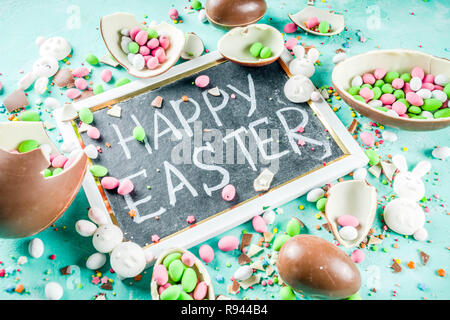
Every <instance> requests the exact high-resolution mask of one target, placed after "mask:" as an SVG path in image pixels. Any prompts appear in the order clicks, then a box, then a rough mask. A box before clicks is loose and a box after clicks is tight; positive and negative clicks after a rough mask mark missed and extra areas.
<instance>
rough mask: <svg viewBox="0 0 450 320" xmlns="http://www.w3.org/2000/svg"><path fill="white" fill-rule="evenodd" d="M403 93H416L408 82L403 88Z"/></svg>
mask: <svg viewBox="0 0 450 320" xmlns="http://www.w3.org/2000/svg"><path fill="white" fill-rule="evenodd" d="M403 92H404V93H405V94H407V93H408V92H414V91H412V90H411V86H410V85H409V83H408V82H406V83H405V84H404V86H403Z"/></svg>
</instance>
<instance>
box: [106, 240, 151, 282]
mask: <svg viewBox="0 0 450 320" xmlns="http://www.w3.org/2000/svg"><path fill="white" fill-rule="evenodd" d="M110 264H111V268H113V270H114V271H115V272H116V273H117V275H119V276H121V277H123V278H132V277H135V276H137V275H138V274H140V273H141V272H142V271H143V270H144V269H145V265H146V264H147V262H146V257H145V252H144V250H143V249H142V248H141V247H140V246H139V245H137V244H136V243H134V242H130V241H127V242H122V243H120V244H119V245H118V246H117V247H115V248H114V250H113V251H112V252H111V258H110Z"/></svg>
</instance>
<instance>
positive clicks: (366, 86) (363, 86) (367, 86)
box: [361, 83, 372, 89]
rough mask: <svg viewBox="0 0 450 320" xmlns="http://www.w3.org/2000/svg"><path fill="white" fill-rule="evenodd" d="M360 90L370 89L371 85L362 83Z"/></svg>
mask: <svg viewBox="0 0 450 320" xmlns="http://www.w3.org/2000/svg"><path fill="white" fill-rule="evenodd" d="M361 88H369V89H372V85H371V84H370V83H364V84H363V85H362V86H361Z"/></svg>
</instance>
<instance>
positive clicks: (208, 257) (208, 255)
mask: <svg viewBox="0 0 450 320" xmlns="http://www.w3.org/2000/svg"><path fill="white" fill-rule="evenodd" d="M198 255H199V256H200V259H202V260H203V261H204V262H205V263H210V262H211V261H213V259H214V250H213V248H211V246H209V245H207V244H204V245H202V246H201V247H200V249H198Z"/></svg>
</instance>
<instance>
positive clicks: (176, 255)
mask: <svg viewBox="0 0 450 320" xmlns="http://www.w3.org/2000/svg"><path fill="white" fill-rule="evenodd" d="M180 259H181V253H179V252H174V253H171V254H168V255H167V256H166V257H165V258H164V260H163V265H164V267H166V269H168V268H169V265H170V264H171V263H172V262H173V261H175V260H180Z"/></svg>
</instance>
